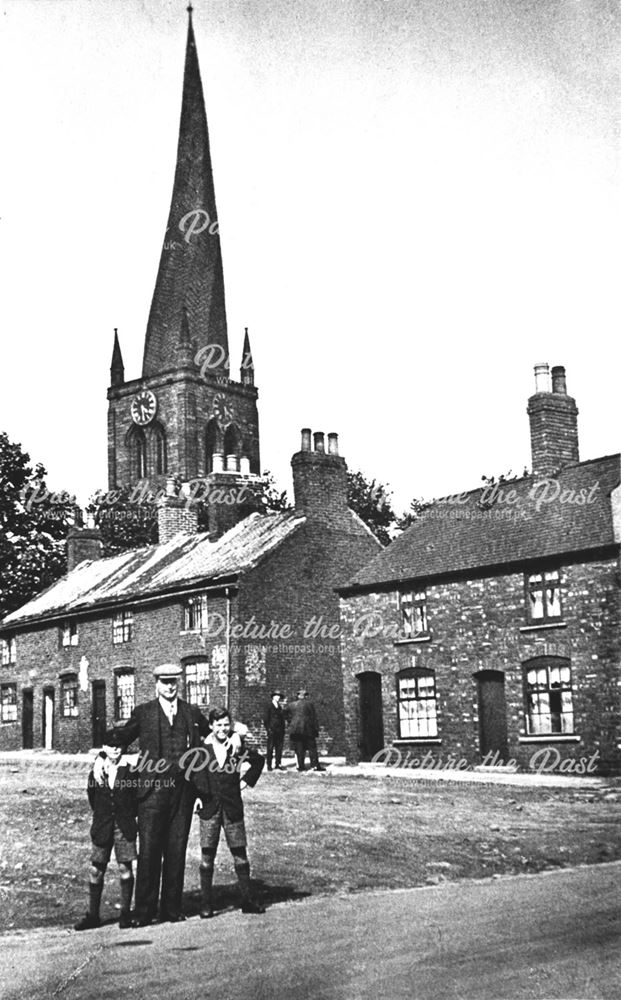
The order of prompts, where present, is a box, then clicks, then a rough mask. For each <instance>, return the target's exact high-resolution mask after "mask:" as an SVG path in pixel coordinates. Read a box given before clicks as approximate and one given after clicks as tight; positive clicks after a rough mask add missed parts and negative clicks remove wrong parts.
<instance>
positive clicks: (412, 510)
mask: <svg viewBox="0 0 621 1000" xmlns="http://www.w3.org/2000/svg"><path fill="white" fill-rule="evenodd" d="M432 504H433V501H432V500H419V499H416V498H415V499H414V500H412V501H411V502H410V506H409V508H408V510H406V511H405V512H404V513H403V514H402V515H401V517H400V518H398V520H397V524H396V527H397V529H398V530H399V532H401V531H407V529H408V528H409V527H410V525H411V524H414V521H418V519H419V517H420V516H421V515H422V514H423V513H424V511H426V510H428V509H429V507H431V506H432Z"/></svg>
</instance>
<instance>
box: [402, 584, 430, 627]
mask: <svg viewBox="0 0 621 1000" xmlns="http://www.w3.org/2000/svg"><path fill="white" fill-rule="evenodd" d="M400 604H401V629H402V632H403V636H404V638H406V639H413V638H415V636H418V635H425V634H426V633H427V632H428V631H429V627H428V624H427V593H426V591H424V590H415V591H411V592H409V593H407V594H401V596H400Z"/></svg>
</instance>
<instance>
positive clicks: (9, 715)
mask: <svg viewBox="0 0 621 1000" xmlns="http://www.w3.org/2000/svg"><path fill="white" fill-rule="evenodd" d="M0 722H17V684H0Z"/></svg>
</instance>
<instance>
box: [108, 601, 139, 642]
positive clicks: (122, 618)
mask: <svg viewBox="0 0 621 1000" xmlns="http://www.w3.org/2000/svg"><path fill="white" fill-rule="evenodd" d="M133 638H134V612H133V610H132V609H131V608H124V609H123V610H122V611H119V612H118V613H117V614H115V615H114V617H113V619H112V645H113V646H122V645H123V644H124V643H126V642H131V641H132V639H133Z"/></svg>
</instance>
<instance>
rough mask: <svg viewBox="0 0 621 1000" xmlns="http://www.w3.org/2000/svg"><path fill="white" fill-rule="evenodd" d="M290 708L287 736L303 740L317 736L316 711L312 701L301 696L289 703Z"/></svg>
mask: <svg viewBox="0 0 621 1000" xmlns="http://www.w3.org/2000/svg"><path fill="white" fill-rule="evenodd" d="M290 710H291V722H290V723H289V736H290V737H291V739H293V740H303V739H309V738H311V739H312V738H314V737H316V736H319V724H318V722H317V713H316V711H315V706H314V705H313V703H312V701H308V699H306V698H301V699H300V700H299V701H294V702H293V703H292V704H291V706H290Z"/></svg>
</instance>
